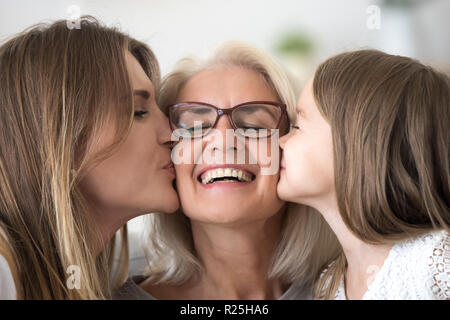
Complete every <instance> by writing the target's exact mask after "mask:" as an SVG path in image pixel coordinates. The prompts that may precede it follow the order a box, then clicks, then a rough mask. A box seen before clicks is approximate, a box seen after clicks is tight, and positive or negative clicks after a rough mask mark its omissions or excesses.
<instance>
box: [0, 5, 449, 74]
mask: <svg viewBox="0 0 450 320" xmlns="http://www.w3.org/2000/svg"><path fill="white" fill-rule="evenodd" d="M419 2H420V3H421V4H420V5H418V6H417V7H416V8H415V9H414V10H412V11H411V18H410V19H409V20H410V23H409V24H408V23H406V27H405V24H404V23H403V26H402V22H401V21H402V19H401V18H398V17H399V16H397V20H396V21H397V23H395V21H394V24H392V23H389V21H388V18H389V16H390V15H389V14H388V13H389V12H387V11H386V10H385V9H384V8H383V9H382V11H381V29H380V30H369V29H368V28H367V27H366V20H367V18H368V14H367V13H366V9H367V7H368V6H369V5H371V4H379V3H380V1H379V0H319V1H318V0H277V1H274V0H227V1H225V0H220V1H219V0H164V1H163V0H148V1H143V0H128V1H118V0H93V1H88V0H58V1H57V0H40V1H36V0H34V1H32V0H15V1H7V0H0V40H1V39H4V38H6V37H9V36H11V35H12V34H14V33H17V32H20V31H22V30H23V29H25V28H26V27H28V26H30V25H32V24H35V23H38V22H42V21H51V20H54V19H61V18H67V17H68V14H67V9H68V7H69V6H70V5H77V6H79V7H80V9H81V13H82V14H91V15H94V16H97V17H98V18H100V19H101V20H102V21H104V22H105V23H106V24H107V25H119V26H120V27H121V29H122V30H124V31H126V32H128V33H129V34H131V35H132V36H134V37H136V38H138V39H140V40H144V41H146V42H147V43H148V44H149V45H150V46H151V47H152V48H153V50H154V51H155V53H156V54H157V56H158V58H159V60H160V63H161V66H162V71H163V73H165V72H167V71H169V70H170V68H171V67H172V66H173V64H174V63H175V61H176V60H178V59H179V58H180V57H182V56H184V55H186V54H188V53H204V52H206V51H207V50H208V49H209V48H211V47H213V46H215V45H216V44H218V43H220V42H222V41H223V40H226V39H230V38H238V39H242V40H247V41H251V42H253V43H254V44H256V45H258V46H260V47H262V48H264V49H267V50H269V51H271V50H272V49H273V46H274V43H275V41H276V39H277V37H278V36H279V34H280V33H281V32H283V31H284V30H288V29H294V28H301V29H303V30H306V31H307V32H309V33H310V34H311V35H312V36H313V37H314V39H315V41H316V44H317V49H318V50H317V51H316V58H317V60H321V59H323V58H325V57H328V56H330V55H332V54H334V53H337V52H339V51H342V50H346V49H353V48H359V47H363V46H370V47H377V48H380V49H385V50H388V51H391V52H394V53H401V54H405V55H411V56H416V57H418V58H423V59H426V60H430V59H432V60H437V61H440V62H445V61H448V60H449V59H450V58H449V57H450V41H449V39H450V1H448V0H424V1H419ZM384 15H385V17H386V19H387V20H386V21H384ZM402 15H403V16H404V13H401V14H400V16H402ZM403 20H405V19H403ZM406 20H407V19H406ZM384 22H386V23H384ZM411 36H412V37H414V40H413V41H411V40H410V39H409V38H410V37H411ZM411 43H414V45H413V46H411Z"/></svg>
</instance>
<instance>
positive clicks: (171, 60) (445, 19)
mask: <svg viewBox="0 0 450 320" xmlns="http://www.w3.org/2000/svg"><path fill="white" fill-rule="evenodd" d="M84 14H89V15H93V16H95V17H97V18H99V19H100V20H101V21H102V22H103V23H105V24H106V25H108V26H116V27H119V28H120V29H121V30H122V31H124V32H126V33H128V34H130V35H131V36H132V37H135V38H137V39H139V40H141V41H144V42H146V43H147V44H148V45H150V47H151V48H152V49H153V50H154V52H155V53H156V55H157V57H158V59H159V62H160V65H161V70H162V73H163V74H165V73H167V72H169V71H170V70H171V68H172V67H173V66H174V64H175V63H176V61H177V60H178V59H180V58H182V57H184V56H186V55H189V54H198V55H205V54H207V53H208V52H209V51H210V50H211V49H213V48H214V47H215V46H217V45H218V44H220V43H221V42H222V41H224V40H228V39H240V40H245V41H248V42H251V43H253V44H254V45H256V46H258V47H260V48H262V49H265V50H266V51H268V52H270V53H271V54H272V55H273V56H274V57H276V58H277V59H278V60H279V61H280V62H281V63H282V64H284V65H285V66H286V67H287V68H288V69H289V70H290V71H291V72H292V73H293V74H294V76H296V77H297V79H298V81H299V83H300V86H301V84H303V83H305V81H306V80H307V79H308V78H309V77H310V76H311V75H312V73H313V71H314V69H315V67H316V66H317V65H318V64H319V63H320V62H321V61H323V60H324V59H326V58H328V57H330V56H332V55H334V54H336V53H339V52H341V51H345V50H352V49H359V48H376V49H380V50H383V51H386V52H388V53H392V54H400V55H407V56H411V57H414V58H417V59H420V60H421V61H423V62H425V63H428V64H432V65H433V66H435V67H438V68H440V69H443V70H445V71H450V0H378V1H377V0H340V1H336V0H276V1H275V0H227V1H224V0H189V1H187V0H184V1H183V0H146V1H144V0H127V1H119V0H89V1H88V0H69V1H66V0H39V1H36V0H34V1H32V0H15V1H7V0H0V42H3V41H4V40H6V39H8V38H10V37H12V36H14V34H16V33H18V32H21V31H23V30H24V29H25V28H27V27H29V26H31V25H33V24H36V23H40V22H52V21H54V20H57V19H73V20H76V18H77V17H79V16H80V15H84ZM142 219H143V218H142V217H140V218H136V219H134V220H133V221H132V222H131V223H129V228H130V231H131V235H130V237H131V238H132V239H133V238H134V239H135V241H139V239H140V237H141V236H142V232H141V231H142V229H143V228H142V226H144V224H143V223H142ZM131 258H132V259H135V260H136V261H138V260H140V259H141V258H142V257H141V253H140V251H139V250H136V248H134V249H133V248H132V253H131ZM133 265H135V268H137V265H138V263H137V264H133V262H132V265H131V266H132V269H131V273H133V272H135V271H136V270H133ZM136 272H137V271H136Z"/></svg>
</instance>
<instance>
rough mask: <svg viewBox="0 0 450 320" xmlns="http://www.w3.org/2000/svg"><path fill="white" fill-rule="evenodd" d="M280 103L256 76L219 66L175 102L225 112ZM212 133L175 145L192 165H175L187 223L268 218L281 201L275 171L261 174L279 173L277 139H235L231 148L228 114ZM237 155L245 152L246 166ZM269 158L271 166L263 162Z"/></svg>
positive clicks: (195, 79)
mask: <svg viewBox="0 0 450 320" xmlns="http://www.w3.org/2000/svg"><path fill="white" fill-rule="evenodd" d="M278 100H279V99H278V98H277V96H276V95H275V94H274V92H273V91H272V90H271V89H270V88H269V87H268V85H267V84H266V82H265V81H264V79H263V78H262V76H261V75H260V74H258V73H256V72H255V71H251V70H248V69H244V68H239V67H223V68H213V69H209V70H204V71H201V72H200V73H198V74H196V75H195V76H193V77H192V78H191V79H189V81H188V82H187V83H186V84H185V86H184V87H183V88H182V90H181V91H180V93H179V96H178V98H177V103H180V102H203V103H208V104H211V105H214V106H216V107H218V108H222V109H228V108H231V107H233V106H236V105H239V104H242V103H246V102H251V101H273V102H277V101H278ZM215 129H216V131H213V132H210V133H209V134H207V135H206V136H204V137H203V138H195V139H183V140H182V141H181V142H179V144H178V145H177V148H180V149H179V150H182V153H184V152H186V153H189V157H190V161H185V163H182V164H176V165H175V170H176V184H177V189H178V192H179V196H180V200H181V205H182V208H183V211H184V213H185V214H186V215H187V216H188V217H189V218H191V220H197V221H202V222H208V223H220V224H239V223H245V222H250V221H255V220H259V219H264V218H268V217H270V216H272V215H274V214H276V213H277V212H278V211H280V209H281V208H282V207H283V204H284V202H283V201H281V200H280V199H279V198H278V196H277V192H276V190H277V182H278V179H279V170H275V172H274V173H273V174H262V172H261V170H262V169H263V168H267V167H269V166H271V165H272V164H273V163H272V162H273V161H275V165H276V168H277V169H278V163H279V153H278V141H276V143H277V144H276V146H277V152H276V153H273V154H271V150H272V149H271V142H272V140H273V139H278V136H277V135H276V136H272V137H269V138H264V139H259V140H258V139H255V138H253V141H250V140H252V139H248V138H247V139H246V138H236V137H234V138H232V139H231V144H230V143H229V142H230V140H229V138H228V139H227V136H226V135H227V133H226V130H227V129H228V130H231V129H232V125H231V123H230V121H229V118H228V117H227V116H226V115H223V116H220V117H219V119H218V122H217V124H216V126H215ZM230 132H232V131H228V134H230ZM233 139H234V141H233ZM227 140H228V144H227V143H226V142H227ZM255 142H256V143H255ZM258 144H259V147H261V145H262V144H266V149H265V150H267V151H265V153H264V154H265V156H266V157H265V158H266V159H265V160H262V158H263V157H262V156H261V151H259V152H258ZM236 150H240V152H241V151H243V153H245V161H242V159H243V158H239V157H238V156H237V153H238V152H237V151H236ZM272 151H273V150H272ZM206 153H208V154H206ZM243 153H241V155H242V154H243ZM185 156H186V155H183V158H185ZM189 157H188V158H189ZM200 157H203V158H202V159H203V161H202V162H200V161H199V158H200ZM205 159H206V161H205ZM218 159H222V161H223V163H220V160H218ZM239 159H240V160H239ZM268 159H269V161H270V162H269V163H267V162H264V161H267V160H268ZM194 160H195V161H194ZM186 162H188V163H186Z"/></svg>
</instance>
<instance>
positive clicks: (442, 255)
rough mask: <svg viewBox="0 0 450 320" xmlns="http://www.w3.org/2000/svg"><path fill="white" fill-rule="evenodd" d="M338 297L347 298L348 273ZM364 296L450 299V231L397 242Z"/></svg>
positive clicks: (336, 295)
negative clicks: (346, 281) (346, 283)
mask: <svg viewBox="0 0 450 320" xmlns="http://www.w3.org/2000/svg"><path fill="white" fill-rule="evenodd" d="M334 299H335V300H345V299H347V297H346V295H345V286H344V277H342V279H341V282H340V285H339V287H338V290H337V291H336V294H335V297H334ZM362 299H363V300H449V299H450V236H449V234H448V233H447V232H446V231H444V230H439V231H432V232H429V233H426V234H423V235H420V236H418V237H415V238H410V239H407V240H403V241H401V242H398V243H396V244H395V245H394V246H393V247H392V249H391V250H390V251H389V255H388V257H387V258H386V260H385V261H384V264H383V266H382V267H381V269H379V270H378V272H377V273H376V274H375V275H374V278H373V281H372V283H370V285H369V286H368V290H367V291H366V293H365V294H364V296H363V297H362Z"/></svg>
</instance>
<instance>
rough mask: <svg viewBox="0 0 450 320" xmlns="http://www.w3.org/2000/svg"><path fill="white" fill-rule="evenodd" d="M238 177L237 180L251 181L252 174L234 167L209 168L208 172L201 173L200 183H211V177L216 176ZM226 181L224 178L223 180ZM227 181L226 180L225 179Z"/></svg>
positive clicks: (214, 177)
mask: <svg viewBox="0 0 450 320" xmlns="http://www.w3.org/2000/svg"><path fill="white" fill-rule="evenodd" d="M227 177H229V178H232V177H234V178H238V180H239V181H240V182H250V181H252V176H251V175H250V174H248V173H246V172H244V171H242V170H240V169H235V168H225V169H223V168H218V169H212V170H209V171H208V172H206V174H204V175H203V178H202V180H201V181H202V183H203V184H208V183H211V182H212V181H213V179H216V178H227ZM224 181H226V180H224ZM227 182H228V181H227ZM229 182H234V181H232V180H231V181H229Z"/></svg>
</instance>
